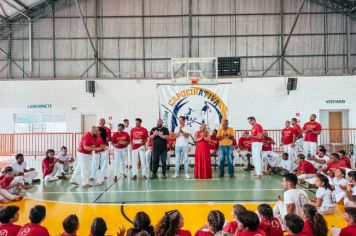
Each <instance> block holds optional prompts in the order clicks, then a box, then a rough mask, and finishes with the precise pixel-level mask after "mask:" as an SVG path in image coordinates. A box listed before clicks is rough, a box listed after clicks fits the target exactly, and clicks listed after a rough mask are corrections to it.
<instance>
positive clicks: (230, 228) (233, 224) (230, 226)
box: [224, 204, 247, 234]
mask: <svg viewBox="0 0 356 236" xmlns="http://www.w3.org/2000/svg"><path fill="white" fill-rule="evenodd" d="M244 211H247V209H246V208H245V207H244V206H243V205H240V204H236V205H234V206H233V209H232V212H231V215H232V217H233V218H234V220H233V221H230V222H229V223H227V224H226V225H225V226H224V232H226V233H229V234H235V233H236V230H237V216H238V214H240V212H244Z"/></svg>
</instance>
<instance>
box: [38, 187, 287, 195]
mask: <svg viewBox="0 0 356 236" xmlns="http://www.w3.org/2000/svg"><path fill="white" fill-rule="evenodd" d="M282 190H283V189H281V188H275V189H273V188H272V189H155V190H113V191H107V192H106V193H154V192H250V191H253V192H254V191H282ZM102 192H103V191H86V192H75V191H73V192H70V191H69V192H41V194H64V193H72V194H73V193H78V194H92V193H95V194H96V193H102Z"/></svg>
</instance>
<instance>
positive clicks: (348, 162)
mask: <svg viewBox="0 0 356 236" xmlns="http://www.w3.org/2000/svg"><path fill="white" fill-rule="evenodd" d="M339 156H340V160H342V161H344V162H345V164H346V167H347V168H349V169H352V166H351V158H350V157H349V156H348V155H346V152H345V151H344V150H339Z"/></svg>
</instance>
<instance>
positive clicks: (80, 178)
mask: <svg viewBox="0 0 356 236" xmlns="http://www.w3.org/2000/svg"><path fill="white" fill-rule="evenodd" d="M97 132H98V127H96V126H92V127H91V130H90V131H89V132H87V133H85V134H84V136H83V137H82V139H81V140H80V143H79V147H78V149H77V159H76V161H77V165H76V167H75V170H74V172H73V175H72V178H71V179H70V181H69V183H71V184H74V185H79V184H81V185H82V186H83V187H92V185H91V184H90V182H89V179H90V168H91V163H92V152H94V151H100V150H101V148H100V147H96V146H95V137H96V133H97Z"/></svg>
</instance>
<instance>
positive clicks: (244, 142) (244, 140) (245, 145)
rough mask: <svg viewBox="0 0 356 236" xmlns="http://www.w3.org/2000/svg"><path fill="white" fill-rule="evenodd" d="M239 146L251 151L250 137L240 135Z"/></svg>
mask: <svg viewBox="0 0 356 236" xmlns="http://www.w3.org/2000/svg"><path fill="white" fill-rule="evenodd" d="M239 146H240V147H242V148H243V149H244V150H247V151H251V146H252V141H251V139H250V138H245V137H241V138H240V139H239Z"/></svg>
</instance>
